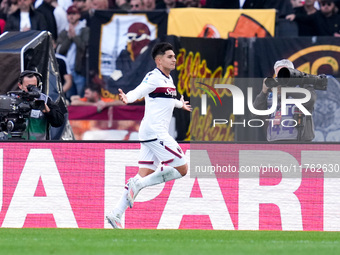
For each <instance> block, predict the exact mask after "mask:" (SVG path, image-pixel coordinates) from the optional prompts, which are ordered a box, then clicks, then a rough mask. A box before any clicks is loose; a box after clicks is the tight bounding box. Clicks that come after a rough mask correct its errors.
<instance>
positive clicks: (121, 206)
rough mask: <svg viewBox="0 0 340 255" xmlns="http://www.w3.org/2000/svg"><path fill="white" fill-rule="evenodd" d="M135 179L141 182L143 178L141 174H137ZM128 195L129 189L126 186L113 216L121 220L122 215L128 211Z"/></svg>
mask: <svg viewBox="0 0 340 255" xmlns="http://www.w3.org/2000/svg"><path fill="white" fill-rule="evenodd" d="M133 178H134V179H136V180H140V179H141V178H142V176H140V175H139V174H136V176H135V177H133ZM127 194H128V189H127V186H126V185H125V187H124V191H123V194H122V196H121V197H120V199H119V201H118V203H117V205H116V207H115V209H114V210H113V214H115V215H116V216H117V217H119V218H121V217H122V215H123V214H124V212H125V211H126V209H127V208H128V206H129V203H128V200H127Z"/></svg>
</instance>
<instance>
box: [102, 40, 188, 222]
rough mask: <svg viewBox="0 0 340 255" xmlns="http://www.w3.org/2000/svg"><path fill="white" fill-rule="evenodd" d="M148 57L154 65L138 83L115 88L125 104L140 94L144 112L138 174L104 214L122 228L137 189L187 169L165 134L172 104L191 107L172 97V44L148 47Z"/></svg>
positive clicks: (173, 61) (134, 99)
mask: <svg viewBox="0 0 340 255" xmlns="http://www.w3.org/2000/svg"><path fill="white" fill-rule="evenodd" d="M152 58H153V59H154V60H155V62H156V66H157V67H156V68H155V69H154V70H152V71H151V72H149V73H147V74H146V76H145V77H144V79H143V81H142V83H141V84H140V85H139V86H137V87H136V88H135V89H134V90H132V91H130V92H128V93H127V94H125V93H124V92H123V91H122V90H121V89H119V97H120V100H121V101H123V102H124V103H125V104H128V103H133V102H135V101H136V100H137V99H141V98H143V97H144V98H145V112H144V118H143V120H142V122H141V125H140V129H139V139H140V143H141V148H140V155H139V161H138V165H139V171H138V174H137V175H136V176H135V177H133V178H131V179H129V180H128V182H127V184H126V186H125V189H124V191H123V195H122V197H121V199H120V200H119V201H118V203H117V205H116V207H115V208H114V210H113V211H111V212H110V213H109V214H108V215H107V216H106V219H107V220H108V222H109V223H110V224H111V225H112V227H113V228H122V225H121V218H122V215H123V213H124V212H125V210H126V209H127V208H128V207H130V208H132V206H133V203H134V200H135V198H136V196H137V194H138V192H139V191H140V190H142V189H143V188H145V187H148V186H152V185H156V184H159V183H163V182H167V181H171V180H174V179H178V178H181V177H182V176H184V175H186V173H187V170H188V164H187V162H186V159H185V156H184V154H183V152H182V150H181V148H180V146H179V145H178V143H177V142H176V141H175V139H174V138H173V137H171V136H170V134H169V124H170V120H171V118H172V113H173V110H174V107H177V108H182V109H184V110H186V111H192V108H191V105H189V102H188V101H184V99H183V95H182V96H181V99H180V100H178V99H176V95H177V92H176V87H175V85H174V83H173V80H172V77H171V76H170V71H172V70H174V69H175V66H176V58H175V53H174V49H173V47H172V45H171V44H170V43H167V42H162V43H158V44H156V45H155V46H154V48H153V49H152Z"/></svg>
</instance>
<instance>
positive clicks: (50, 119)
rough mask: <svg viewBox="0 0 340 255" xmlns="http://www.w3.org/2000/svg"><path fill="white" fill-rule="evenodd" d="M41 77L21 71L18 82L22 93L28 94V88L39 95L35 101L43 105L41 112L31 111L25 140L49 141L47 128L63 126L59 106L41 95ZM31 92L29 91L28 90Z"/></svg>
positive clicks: (31, 72)
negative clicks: (39, 101)
mask: <svg viewBox="0 0 340 255" xmlns="http://www.w3.org/2000/svg"><path fill="white" fill-rule="evenodd" d="M41 80H42V75H41V74H40V73H38V72H35V71H30V70H26V71H23V72H22V73H21V74H20V76H19V80H18V86H19V88H20V89H21V90H22V91H25V92H28V88H29V87H30V86H35V87H36V88H34V87H33V91H38V92H37V93H39V94H40V96H39V98H37V100H43V101H44V102H45V103H44V105H43V107H42V109H41V110H38V109H32V110H31V114H30V117H29V119H28V127H27V128H26V131H25V135H24V137H23V138H25V139H26V140H49V127H50V125H51V126H52V127H60V126H62V125H63V124H64V120H65V119H64V114H63V113H62V112H61V110H60V108H59V106H58V105H57V104H56V103H54V102H53V101H52V99H51V98H50V97H49V96H47V95H45V94H43V93H41V92H40V90H41V86H42V84H41ZM30 90H31V89H30Z"/></svg>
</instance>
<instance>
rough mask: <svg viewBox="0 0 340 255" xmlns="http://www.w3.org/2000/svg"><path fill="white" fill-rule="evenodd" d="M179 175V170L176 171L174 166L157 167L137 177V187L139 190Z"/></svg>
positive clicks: (176, 177)
mask: <svg viewBox="0 0 340 255" xmlns="http://www.w3.org/2000/svg"><path fill="white" fill-rule="evenodd" d="M181 177H182V175H181V174H180V172H178V171H177V169H176V168H173V167H172V166H162V167H160V168H158V169H157V170H156V171H155V172H154V173H152V174H149V175H147V176H145V177H143V178H141V179H139V180H138V181H137V188H138V189H139V190H141V189H143V188H145V187H148V186H153V185H156V184H160V183H163V182H167V181H171V180H175V179H178V178H181Z"/></svg>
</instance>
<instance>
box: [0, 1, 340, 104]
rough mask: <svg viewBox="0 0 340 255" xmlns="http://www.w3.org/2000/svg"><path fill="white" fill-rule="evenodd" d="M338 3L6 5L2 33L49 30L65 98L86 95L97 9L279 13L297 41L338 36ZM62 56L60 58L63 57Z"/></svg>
mask: <svg viewBox="0 0 340 255" xmlns="http://www.w3.org/2000/svg"><path fill="white" fill-rule="evenodd" d="M339 4H340V1H337V0H305V1H302V0H282V1H277V0H228V1H226V0H2V1H1V4H0V33H3V32H4V31H27V30H30V29H31V30H48V31H50V32H51V34H52V36H53V39H54V40H55V42H56V43H57V45H56V53H59V54H61V55H64V56H65V58H66V65H69V66H67V67H66V69H67V70H71V71H70V72H71V73H70V74H71V75H72V83H73V85H72V86H69V85H67V86H64V92H65V93H66V94H67V98H70V97H71V96H72V95H79V96H80V97H83V96H84V90H85V84H86V83H85V78H86V77H85V76H86V75H85V74H84V70H86V67H85V66H84V63H85V62H86V61H85V60H84V58H85V57H86V56H85V55H86V48H87V47H88V40H89V28H90V23H91V17H92V16H93V13H94V11H95V10H108V9H114V10H125V11H152V10H158V9H170V8H183V7H195V8H228V9H239V8H243V9H263V8H275V9H276V10H277V17H278V18H281V19H286V20H289V21H290V22H294V23H296V24H297V25H298V34H299V36H340V33H339V32H340V31H339V28H340V14H339ZM59 57H60V55H59Z"/></svg>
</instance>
